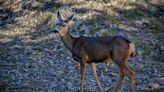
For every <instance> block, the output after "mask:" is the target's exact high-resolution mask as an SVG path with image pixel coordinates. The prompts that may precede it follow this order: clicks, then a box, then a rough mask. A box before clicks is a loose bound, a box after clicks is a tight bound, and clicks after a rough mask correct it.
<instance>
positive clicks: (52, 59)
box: [0, 0, 164, 92]
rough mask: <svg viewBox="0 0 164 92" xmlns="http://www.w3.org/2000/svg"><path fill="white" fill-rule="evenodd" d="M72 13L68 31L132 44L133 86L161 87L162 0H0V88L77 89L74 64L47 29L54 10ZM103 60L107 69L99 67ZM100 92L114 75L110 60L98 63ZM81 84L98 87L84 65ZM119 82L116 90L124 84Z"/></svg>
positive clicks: (152, 91) (156, 91)
mask: <svg viewBox="0 0 164 92" xmlns="http://www.w3.org/2000/svg"><path fill="white" fill-rule="evenodd" d="M57 11H61V12H62V14H63V16H68V15H69V14H75V19H74V20H75V23H74V24H73V25H72V26H71V27H70V28H71V31H72V34H73V35H75V36H78V35H87V36H102V35H122V36H125V37H128V38H129V39H131V40H132V41H133V42H134V43H135V44H136V51H137V55H136V56H135V57H133V58H132V59H130V60H129V64H130V66H131V67H132V68H133V70H134V71H135V72H136V82H135V92H162V90H164V72H163V71H164V41H163V39H164V26H163V24H164V1H163V0H0V70H1V75H0V92H11V91H16V92H19V91H25V92H31V91H36V92H40V91H48V92H54V91H55V92H65V91H66V90H67V92H75V91H78V90H79V78H80V76H79V70H77V69H75V67H74V66H75V65H76V64H77V63H76V62H73V60H72V58H71V55H70V53H69V52H68V51H67V50H66V49H65V48H64V46H63V44H62V43H61V42H60V39H59V37H58V36H57V35H55V34H54V33H53V32H52V30H53V27H54V25H55V20H56V15H55V14H56V12H57ZM105 66H107V68H109V69H105V68H104V67H105ZM97 68H98V69H99V70H98V71H97V72H98V76H99V79H100V80H101V82H102V85H103V87H104V88H105V90H106V92H109V91H113V89H114V87H115V85H116V83H117V80H118V78H119V76H118V74H117V73H118V72H117V69H116V66H115V65H114V64H98V67H97ZM88 70H89V71H87V74H86V79H85V88H86V90H88V91H89V92H90V91H91V92H95V91H98V88H97V86H96V84H95V81H93V79H92V75H91V71H90V68H89V67H88ZM127 82H128V80H126V81H125V82H124V85H123V88H122V89H121V92H127V91H128V88H129V86H128V85H126V84H127Z"/></svg>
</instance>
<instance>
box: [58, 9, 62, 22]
mask: <svg viewBox="0 0 164 92" xmlns="http://www.w3.org/2000/svg"><path fill="white" fill-rule="evenodd" d="M57 19H58V20H62V17H61V15H60V12H59V11H58V13H57Z"/></svg>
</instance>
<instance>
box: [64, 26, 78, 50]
mask: <svg viewBox="0 0 164 92" xmlns="http://www.w3.org/2000/svg"><path fill="white" fill-rule="evenodd" d="M74 39H75V38H74V37H73V36H72V35H71V34H70V32H69V29H68V28H67V29H65V30H63V33H62V35H61V40H62V41H63V43H64V45H65V46H66V47H67V48H68V49H69V50H72V48H73V43H74Z"/></svg>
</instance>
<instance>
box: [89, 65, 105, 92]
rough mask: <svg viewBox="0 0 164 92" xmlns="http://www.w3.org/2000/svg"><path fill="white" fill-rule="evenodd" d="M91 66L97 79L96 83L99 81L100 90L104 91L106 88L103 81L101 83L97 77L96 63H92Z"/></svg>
mask: <svg viewBox="0 0 164 92" xmlns="http://www.w3.org/2000/svg"><path fill="white" fill-rule="evenodd" d="M91 67H92V73H93V77H94V79H95V80H96V83H97V85H98V87H99V89H100V92H104V89H103V88H102V86H101V83H100V81H99V80H98V78H97V72H96V64H95V63H91Z"/></svg>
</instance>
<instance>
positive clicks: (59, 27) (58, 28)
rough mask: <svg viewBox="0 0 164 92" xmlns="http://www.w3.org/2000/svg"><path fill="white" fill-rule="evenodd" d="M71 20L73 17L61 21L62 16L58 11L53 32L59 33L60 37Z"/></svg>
mask: <svg viewBox="0 0 164 92" xmlns="http://www.w3.org/2000/svg"><path fill="white" fill-rule="evenodd" d="M72 19H73V15H71V16H70V17H68V18H66V19H63V18H62V16H61V15H60V12H59V11H58V13H57V21H56V25H55V28H54V32H55V33H59V34H61V35H62V34H63V33H65V32H66V31H67V29H68V26H69V24H70V23H71V22H72Z"/></svg>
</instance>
